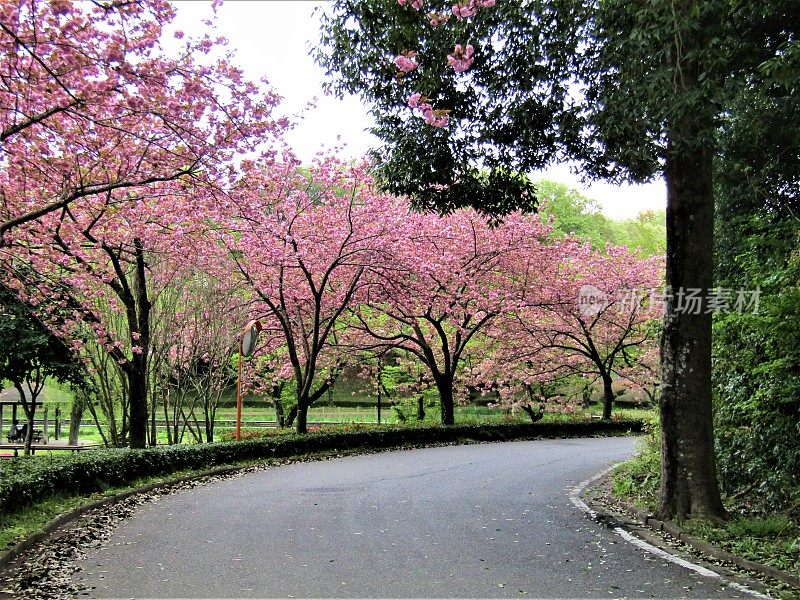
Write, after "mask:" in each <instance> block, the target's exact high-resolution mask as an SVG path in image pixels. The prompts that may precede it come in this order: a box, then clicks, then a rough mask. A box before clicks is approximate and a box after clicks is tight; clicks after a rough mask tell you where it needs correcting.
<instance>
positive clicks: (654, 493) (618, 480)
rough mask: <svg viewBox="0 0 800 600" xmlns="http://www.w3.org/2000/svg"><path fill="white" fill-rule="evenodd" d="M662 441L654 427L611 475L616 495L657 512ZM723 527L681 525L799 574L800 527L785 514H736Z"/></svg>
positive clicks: (722, 545) (737, 551)
mask: <svg viewBox="0 0 800 600" xmlns="http://www.w3.org/2000/svg"><path fill="white" fill-rule="evenodd" d="M660 469H661V456H660V438H659V433H658V431H657V429H656V427H655V426H654V425H651V426H650V427H649V433H648V435H647V437H646V438H645V439H644V440H643V441H642V442H641V443H640V446H639V452H638V454H637V456H636V457H634V458H633V459H631V460H629V461H627V462H626V463H624V464H622V465H620V466H619V467H618V468H617V469H616V470H615V471H614V473H613V476H612V491H613V493H614V495H615V496H617V497H618V498H620V499H622V500H624V501H626V502H628V503H629V504H633V505H635V506H638V507H639V508H642V509H644V510H647V511H650V512H654V511H655V510H656V507H657V505H658V494H659V485H660ZM728 509H729V510H731V511H732V518H731V520H730V521H728V522H727V523H725V524H724V525H715V524H713V523H711V522H709V521H705V520H702V519H691V520H688V521H685V522H683V523H681V527H682V528H683V529H684V530H685V531H686V533H688V534H689V535H692V536H695V537H697V538H700V539H703V540H705V541H707V542H710V543H711V544H714V545H715V546H717V547H719V548H722V549H723V550H727V551H728V552H730V553H732V554H735V555H737V556H741V557H743V558H746V559H749V560H752V561H756V562H760V563H764V564H768V565H771V566H773V567H776V568H778V569H783V570H785V571H789V572H793V573H795V574H796V575H800V524H798V523H797V522H795V521H792V520H791V519H789V518H788V517H787V516H786V515H784V514H773V515H761V516H753V515H747V514H743V513H742V512H738V513H737V512H733V508H732V507H730V506H729V507H728Z"/></svg>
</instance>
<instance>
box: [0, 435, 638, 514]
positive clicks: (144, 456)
mask: <svg viewBox="0 0 800 600" xmlns="http://www.w3.org/2000/svg"><path fill="white" fill-rule="evenodd" d="M641 431H642V422H641V421H595V422H576V423H530V424H513V425H456V426H450V427H439V426H434V427H405V428H404V427H392V428H376V429H369V430H365V431H355V432H346V433H344V432H335V433H325V432H319V433H310V434H307V435H285V436H276V437H274V438H267V439H263V440H248V441H241V442H222V443H213V444H196V445H183V446H159V447H155V448H146V449H144V450H130V449H125V448H115V449H103V450H91V451H87V452H82V453H80V454H76V455H62V456H48V457H42V456H34V457H29V458H20V459H14V460H6V461H3V462H2V463H0V513H2V514H10V513H12V512H14V511H17V510H19V509H21V508H24V507H26V506H29V505H31V504H34V503H35V502H36V501H38V500H41V499H44V498H46V497H48V496H51V495H54V494H64V493H66V494H90V493H93V492H97V491H102V490H104V489H107V488H108V487H111V486H123V485H125V484H128V483H130V482H132V481H134V480H136V479H139V478H141V477H148V476H156V475H167V474H169V473H172V472H174V471H179V470H183V469H208V468H210V467H214V466H219V465H224V464H230V463H235V462H239V461H247V460H257V459H262V458H263V459H267V458H285V457H290V456H299V455H304V454H311V453H315V452H324V451H336V450H349V449H355V448H391V447H398V446H409V445H410V446H413V445H422V444H432V443H449V442H471V441H472V442H478V441H480V442H499V441H508V440H516V439H520V440H521V439H532V438H561V437H587V436H594V435H606V434H622V433H627V432H635V433H638V432H641Z"/></svg>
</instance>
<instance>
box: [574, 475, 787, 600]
mask: <svg viewBox="0 0 800 600" xmlns="http://www.w3.org/2000/svg"><path fill="white" fill-rule="evenodd" d="M621 464H622V463H621V462H619V463H615V464H613V465H611V466H610V467H608V468H607V469H603V470H602V471H600V472H599V473H595V474H594V475H592V476H591V477H589V478H588V479H584V480H583V481H581V482H580V483H579V484H578V485H576V486H574V487H573V488H572V489H571V490H570V493H569V500H570V502H571V503H572V504H573V506H575V507H576V508H578V509H579V510H581V511H583V512H584V513H586V514H587V515H588V516H589V518H590V519H591V520H592V521H595V522H596V523H600V524H601V525H606V526H607V527H608V528H609V529H611V531H613V532H614V533H615V534H617V535H618V536H619V537H621V538H622V539H624V540H625V541H626V542H628V543H629V544H632V545H634V546H636V547H637V548H639V549H641V550H644V551H645V552H648V553H650V554H653V555H655V556H658V557H659V558H662V559H664V560H667V561H669V562H671V563H673V564H676V565H678V566H680V567H683V568H684V569H689V570H691V571H694V572H695V573H697V574H698V575H701V576H702V577H707V578H709V579H719V580H721V581H724V582H725V585H727V586H729V587H732V588H734V589H737V590H739V591H740V592H743V593H745V594H749V595H751V596H753V597H755V598H762V599H764V600H770V599H771V598H772V597H771V596H767V595H765V594H762V593H761V592H758V591H756V590H752V589H750V588H749V587H747V586H745V585H742V584H740V583H737V582H735V581H731V580H730V579H729V578H728V577H726V576H724V575H722V574H721V573H717V572H716V571H713V570H711V569H709V568H707V567H703V566H702V565H698V564H696V563H693V562H691V561H689V560H686V559H684V558H681V557H680V556H676V555H674V554H672V553H670V552H668V551H666V550H664V549H662V548H659V547H657V546H654V545H653V544H650V543H649V542H646V541H645V540H643V539H642V538H640V537H638V536H636V535H635V534H634V533H632V532H631V531H629V530H628V529H626V525H625V524H624V523H622V522H620V521H619V520H618V519H617V518H616V517H615V516H614V515H611V514H608V513H603V512H599V511H597V510H595V509H594V508H592V507H590V506H589V505H588V504H586V502H584V501H583V498H582V496H583V493H584V492H585V491H586V488H588V487H589V486H590V485H592V484H593V483H595V482H596V481H598V480H599V479H602V478H603V477H605V476H606V475H608V474H609V473H610V472H611V471H613V470H614V469H616V468H617V467H618V466H620V465H621Z"/></svg>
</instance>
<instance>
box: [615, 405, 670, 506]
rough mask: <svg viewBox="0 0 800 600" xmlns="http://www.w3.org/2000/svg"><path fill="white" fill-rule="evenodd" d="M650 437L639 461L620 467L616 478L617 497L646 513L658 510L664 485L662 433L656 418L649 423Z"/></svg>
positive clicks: (647, 422) (635, 459)
mask: <svg viewBox="0 0 800 600" xmlns="http://www.w3.org/2000/svg"><path fill="white" fill-rule="evenodd" d="M644 432H645V433H646V434H647V435H646V437H645V438H644V439H643V440H642V442H641V443H640V444H639V447H638V449H637V450H638V453H637V455H636V457H635V458H632V459H631V460H629V461H627V462H625V463H624V464H622V465H620V466H619V467H618V468H617V469H616V470H615V471H614V474H613V476H612V490H613V492H614V495H615V496H618V497H619V498H622V499H623V500H625V501H627V502H630V503H631V504H634V505H636V506H638V507H640V508H643V509H645V510H655V508H656V506H657V504H658V495H659V487H660V485H661V433H660V431H659V428H658V422H657V420H655V419H651V420H650V421H646V422H645V424H644Z"/></svg>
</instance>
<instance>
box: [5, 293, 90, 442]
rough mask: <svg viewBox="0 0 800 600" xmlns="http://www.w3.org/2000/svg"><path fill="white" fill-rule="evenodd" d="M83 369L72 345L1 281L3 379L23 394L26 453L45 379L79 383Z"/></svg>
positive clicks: (20, 396) (20, 394)
mask: <svg viewBox="0 0 800 600" xmlns="http://www.w3.org/2000/svg"><path fill="white" fill-rule="evenodd" d="M82 371H83V368H82V365H81V364H80V363H79V362H77V361H76V359H75V356H74V355H73V354H72V352H71V351H70V349H69V347H67V346H66V344H65V343H64V342H63V341H62V340H61V339H59V338H58V337H56V336H55V335H53V333H52V332H51V331H50V330H49V329H48V328H47V327H46V326H45V325H44V323H42V322H41V321H40V320H39V319H37V318H36V316H35V315H34V314H33V313H32V312H31V310H30V308H29V307H28V306H25V305H24V304H22V303H21V302H20V301H19V300H18V298H17V297H16V295H15V294H14V293H12V292H11V290H9V289H8V288H7V287H5V286H4V285H2V284H1V283H0V380H3V379H7V380H8V381H10V382H11V384H12V385H13V386H14V389H15V390H16V391H17V392H18V393H19V399H20V403H21V404H22V408H23V412H24V413H25V419H26V421H27V424H28V427H27V435H26V437H25V440H24V444H25V454H26V455H27V454H30V449H31V441H32V439H33V421H34V418H35V417H36V403H37V401H38V399H39V395H40V394H41V393H42V390H43V389H44V384H45V381H46V380H47V379H48V378H52V379H55V380H58V381H61V382H64V383H77V382H79V381H80V380H81V378H82V374H83V373H82Z"/></svg>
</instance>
